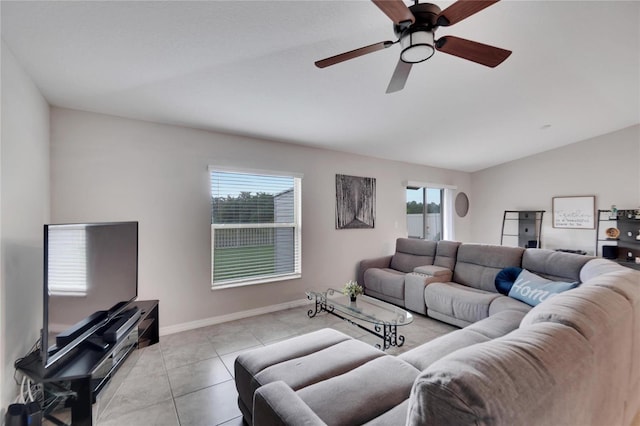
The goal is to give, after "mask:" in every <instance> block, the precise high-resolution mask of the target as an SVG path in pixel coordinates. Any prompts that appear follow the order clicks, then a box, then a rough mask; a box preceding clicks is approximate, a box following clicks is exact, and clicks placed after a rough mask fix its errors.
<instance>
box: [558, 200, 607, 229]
mask: <svg viewBox="0 0 640 426" xmlns="http://www.w3.org/2000/svg"><path fill="white" fill-rule="evenodd" d="M552 204H553V227H554V228H565V229H595V212H596V197H595V196H594V195H585V196H582V195H580V196H570V197H553V199H552Z"/></svg>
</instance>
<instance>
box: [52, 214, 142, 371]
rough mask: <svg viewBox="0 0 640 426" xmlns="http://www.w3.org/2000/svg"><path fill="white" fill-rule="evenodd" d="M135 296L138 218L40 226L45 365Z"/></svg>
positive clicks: (93, 330)
mask: <svg viewBox="0 0 640 426" xmlns="http://www.w3.org/2000/svg"><path fill="white" fill-rule="evenodd" d="M137 296H138V222H116V223H82V224H52V225H45V226H44V318H43V329H42V335H41V339H42V341H41V353H42V361H43V364H44V367H45V368H47V367H49V366H51V365H53V364H54V363H56V362H57V361H58V360H60V359H62V358H63V357H64V356H65V355H67V354H68V353H70V352H71V351H72V350H73V349H74V348H76V347H78V345H79V344H80V343H82V342H83V341H84V340H85V339H87V337H89V336H91V335H92V334H94V333H95V332H96V331H97V330H98V329H100V327H103V326H104V325H106V324H107V323H108V322H109V321H110V320H111V319H113V318H114V317H115V316H117V315H118V314H119V313H120V312H121V311H123V310H124V309H125V308H126V307H127V305H128V304H129V303H130V302H131V301H133V300H134V299H135V298H136V297H137Z"/></svg>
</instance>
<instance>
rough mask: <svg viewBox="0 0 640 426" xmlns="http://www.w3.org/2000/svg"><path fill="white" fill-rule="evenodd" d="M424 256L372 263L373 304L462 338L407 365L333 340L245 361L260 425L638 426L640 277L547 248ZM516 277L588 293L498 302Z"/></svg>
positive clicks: (330, 335) (405, 359) (363, 271)
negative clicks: (422, 316)
mask: <svg viewBox="0 0 640 426" xmlns="http://www.w3.org/2000/svg"><path fill="white" fill-rule="evenodd" d="M440 245H442V246H441V247H439V246H440ZM419 246H420V244H416V243H414V242H412V241H404V240H402V241H398V244H397V249H398V250H397V251H396V253H395V254H394V255H393V256H397V255H398V254H399V253H402V254H403V255H402V256H400V258H399V259H396V261H395V262H394V261H393V258H392V257H391V258H389V259H388V261H387V262H386V263H385V262H384V261H383V260H381V259H377V260H372V261H363V262H362V263H361V266H365V267H364V268H362V267H361V268H360V271H359V273H358V279H360V280H363V281H361V282H363V283H364V284H365V291H366V292H367V293H368V294H370V295H374V294H375V295H376V296H377V297H381V298H385V300H389V301H393V302H394V303H397V304H399V305H402V306H406V307H408V308H409V309H411V308H410V306H421V305H424V308H423V309H424V310H425V312H426V313H427V314H428V315H430V316H434V317H436V318H438V319H441V320H443V321H447V322H450V323H453V324H456V325H458V326H460V327H463V328H461V329H459V330H456V331H453V332H451V333H449V334H446V335H443V336H441V337H439V338H436V339H434V340H431V341H429V342H426V343H424V344H422V345H420V346H418V347H416V348H413V349H411V350H409V351H407V352H405V353H403V354H401V355H398V356H392V355H388V354H386V353H384V352H382V351H380V350H378V349H375V348H373V347H371V346H370V345H367V344H365V343H363V342H361V341H358V340H355V339H352V338H350V337H349V336H347V335H345V334H343V333H340V332H338V331H336V330H332V329H323V330H320V331H317V332H314V333H309V334H306V335H302V336H297V337H294V338H291V339H288V340H285V341H282V342H278V343H275V344H272V345H269V346H267V347H263V348H258V349H254V350H251V351H247V352H244V353H243V354H241V355H240V356H238V358H237V359H236V362H235V381H236V387H237V390H238V395H239V396H238V404H239V407H240V409H241V411H242V413H243V415H244V420H245V422H246V423H247V424H249V425H252V424H253V425H257V426H260V425H359V424H367V425H404V424H406V425H554V426H555V425H567V426H573V425H576V426H577V425H580V426H582V425H593V426H601V425H630V424H631V422H632V421H633V418H634V416H635V415H636V413H638V411H639V410H640V272H639V271H634V270H632V269H629V268H625V267H623V266H620V265H618V264H616V263H614V262H612V261H609V260H605V259H597V258H591V257H587V256H581V255H577V254H571V253H560V252H554V251H550V250H542V249H521V248H513V247H502V246H491V245H478V244H459V243H453V242H440V243H437V244H435V251H425V250H423V249H424V248H425V247H419ZM454 247H455V253H454V254H453V256H451V254H452V253H453V250H454ZM439 248H440V249H441V250H440V256H441V257H438V253H439ZM445 253H446V254H447V255H445ZM405 255H407V256H405ZM416 256H424V257H426V258H431V259H432V260H431V263H429V262H427V263H420V264H418V263H413V261H418V259H417V258H416ZM424 260H425V259H421V260H420V261H421V262H422V261H424ZM451 261H453V263H452V264H451V263H449V264H450V265H452V267H447V266H442V265H445V262H451ZM397 267H400V269H396V268H397ZM512 267H519V268H524V269H528V270H531V271H532V272H535V273H536V274H539V275H540V276H543V277H544V278H547V279H551V280H556V281H557V280H561V281H576V283H575V284H574V285H577V284H578V283H579V285H578V286H577V287H576V288H573V289H570V290H567V291H564V292H561V293H558V294H556V295H554V296H553V297H550V298H547V299H546V300H544V301H542V302H541V303H539V304H537V305H535V306H533V307H532V306H530V305H528V304H525V303H523V302H521V301H520V300H516V299H513V298H512V297H510V296H508V295H505V294H501V293H500V292H498V291H496V289H495V279H496V277H497V276H498V275H499V274H501V273H502V272H503V271H504V270H505V268H512ZM371 268H377V269H382V270H383V271H382V272H383V273H381V272H380V271H370V269H371ZM420 268H422V269H420ZM441 268H443V269H448V270H449V272H447V271H443V269H441ZM416 269H417V270H418V272H415V271H416ZM412 274H415V275H412ZM381 277H383V278H384V277H386V278H389V279H388V280H385V279H383V278H381ZM400 278H402V279H400ZM369 280H371V281H369ZM413 280H415V282H414V281H413ZM407 283H409V284H408V286H407ZM418 284H420V285H422V296H421V297H420V298H419V299H420V303H417V301H416V300H414V299H413V297H414V294H418V287H419V286H418ZM392 286H394V287H392ZM407 287H409V290H407ZM412 326H415V325H412Z"/></svg>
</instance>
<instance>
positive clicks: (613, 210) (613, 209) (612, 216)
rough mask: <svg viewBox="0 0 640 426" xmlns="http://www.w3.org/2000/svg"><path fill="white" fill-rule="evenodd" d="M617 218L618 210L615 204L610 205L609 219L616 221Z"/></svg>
mask: <svg viewBox="0 0 640 426" xmlns="http://www.w3.org/2000/svg"><path fill="white" fill-rule="evenodd" d="M617 218H618V208H617V207H616V205H615V204H612V205H611V214H610V215H609V219H617Z"/></svg>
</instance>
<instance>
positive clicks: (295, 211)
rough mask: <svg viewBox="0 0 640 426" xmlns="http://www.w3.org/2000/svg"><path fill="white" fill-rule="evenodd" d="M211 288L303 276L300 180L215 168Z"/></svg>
mask: <svg viewBox="0 0 640 426" xmlns="http://www.w3.org/2000/svg"><path fill="white" fill-rule="evenodd" d="M210 181H211V252H212V277H211V278H212V286H213V287H219V286H229V285H241V284H242V285H244V284H254V283H263V282H269V281H276V280H285V279H292V278H296V277H299V276H300V273H301V272H300V270H301V266H300V234H301V232H300V222H301V221H300V204H301V203H300V187H301V178H300V177H296V176H290V175H277V174H265V173H261V174H257V173H250V172H236V171H226V170H218V169H215V168H210Z"/></svg>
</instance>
